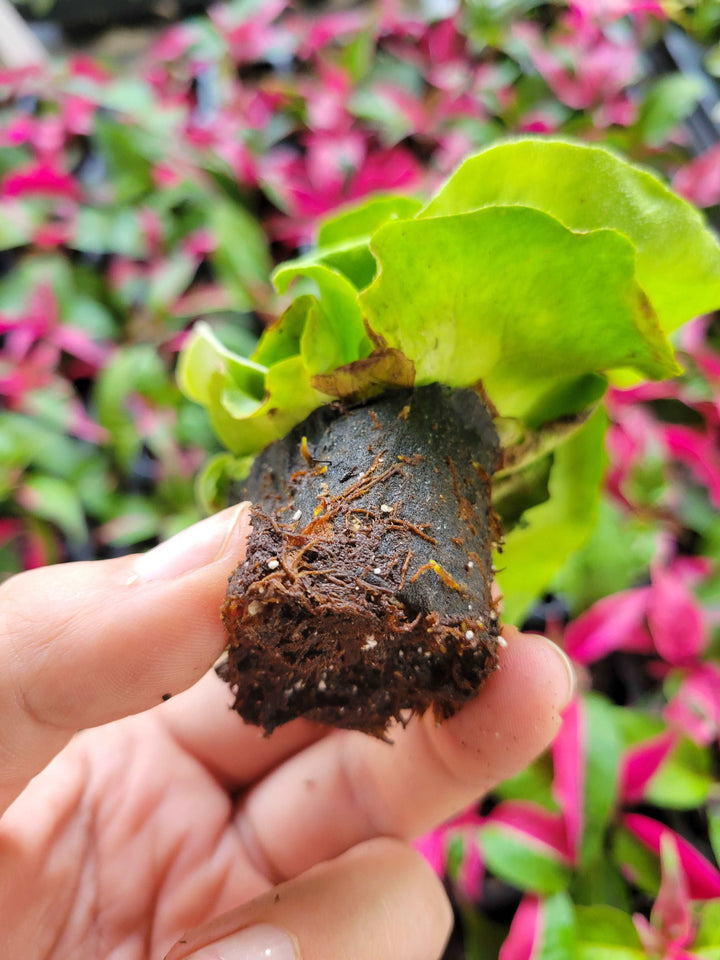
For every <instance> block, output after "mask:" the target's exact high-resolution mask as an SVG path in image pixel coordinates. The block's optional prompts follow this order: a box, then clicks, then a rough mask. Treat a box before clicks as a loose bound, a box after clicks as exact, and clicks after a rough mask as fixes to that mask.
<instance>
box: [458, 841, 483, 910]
mask: <svg viewBox="0 0 720 960" xmlns="http://www.w3.org/2000/svg"><path fill="white" fill-rule="evenodd" d="M484 879H485V866H484V864H483V862H482V858H481V856H480V846H479V844H478V842H477V838H476V837H475V836H474V833H473V834H470V832H468V831H466V833H465V836H464V845H463V859H462V863H461V864H460V870H459V871H458V878H457V884H458V892H459V893H460V896H461V897H462V898H463V900H465V901H467V902H468V903H477V902H478V901H479V900H480V898H481V896H482V886H483V880H484Z"/></svg>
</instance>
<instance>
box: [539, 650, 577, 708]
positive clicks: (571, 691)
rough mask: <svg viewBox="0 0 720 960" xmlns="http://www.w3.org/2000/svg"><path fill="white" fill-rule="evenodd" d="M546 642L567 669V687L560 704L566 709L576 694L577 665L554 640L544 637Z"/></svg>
mask: <svg viewBox="0 0 720 960" xmlns="http://www.w3.org/2000/svg"><path fill="white" fill-rule="evenodd" d="M542 639H543V640H544V641H545V643H546V644H547V645H548V646H549V647H551V648H552V651H553V653H554V654H556V656H557V657H558V659H559V660H561V661H562V665H563V668H564V670H565V677H566V680H567V687H566V690H565V693H564V697H563V699H562V703H561V705H560V709H561V710H564V709H565V707H566V706H567V705H568V704H569V703H570V701H571V700H572V698H573V697H574V696H575V690H576V689H577V675H576V673H575V667H574V666H573V665H572V661H571V660H570V657H569V656H568V655H567V654H566V653H565V651H564V650H563V649H562V648H561V647H559V646H558V645H557V644H556V643H553V642H552V640H548V638H547V637H542Z"/></svg>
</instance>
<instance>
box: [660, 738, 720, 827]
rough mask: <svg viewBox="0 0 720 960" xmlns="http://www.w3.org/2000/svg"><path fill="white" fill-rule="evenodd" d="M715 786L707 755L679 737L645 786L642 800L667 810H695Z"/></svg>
mask: <svg viewBox="0 0 720 960" xmlns="http://www.w3.org/2000/svg"><path fill="white" fill-rule="evenodd" d="M716 784H717V780H716V778H715V776H714V773H713V759H712V753H711V751H710V750H709V749H708V748H707V747H701V746H699V745H698V744H696V743H693V742H692V740H688V739H687V737H681V738H680V739H679V740H678V742H677V744H676V746H675V747H674V748H673V750H672V751H671V752H670V755H669V756H668V757H667V759H666V760H665V762H664V763H663V764H662V765H661V766H660V769H659V770H658V771H657V773H656V774H655V775H654V777H653V778H652V779H651V781H650V783H649V784H648V786H647V789H646V791H645V799H646V800H647V802H648V803H652V804H653V805H655V806H658V807H666V808H668V809H670V810H696V809H697V808H698V807H700V806H702V805H703V804H704V803H706V802H707V799H708V797H709V795H710V793H711V791H712V790H713V789H714V788H715V786H716Z"/></svg>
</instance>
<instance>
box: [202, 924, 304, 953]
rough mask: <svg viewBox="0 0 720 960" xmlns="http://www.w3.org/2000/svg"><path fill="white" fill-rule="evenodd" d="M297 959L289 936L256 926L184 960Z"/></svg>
mask: <svg viewBox="0 0 720 960" xmlns="http://www.w3.org/2000/svg"><path fill="white" fill-rule="evenodd" d="M299 956H300V955H299V953H298V951H297V950H296V949H295V944H294V942H293V939H292V938H291V937H290V935H289V934H287V933H285V931H284V930H281V929H280V928H279V927H273V926H270V924H269V923H259V924H257V925H256V926H254V927H246V928H245V930H239V931H238V932H237V933H233V934H232V935H231V936H229V937H223V939H222V940H217V941H216V942H215V943H210V944H208V945H207V946H206V947H202V949H200V950H197V951H196V952H195V953H191V954H190V955H189V956H188V957H187V960H299Z"/></svg>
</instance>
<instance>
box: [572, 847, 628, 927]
mask: <svg viewBox="0 0 720 960" xmlns="http://www.w3.org/2000/svg"><path fill="white" fill-rule="evenodd" d="M570 893H571V895H572V898H573V902H574V903H576V904H583V905H585V906H593V905H595V904H606V905H608V906H611V907H616V908H617V909H618V910H622V911H624V912H625V913H630V911H631V900H630V890H629V888H628V885H627V883H626V881H625V880H624V878H623V876H622V874H621V873H620V871H619V870H618V868H617V865H616V864H614V863H613V862H612V860H610V859H609V858H608V857H605V856H603V857H598V858H597V859H596V860H595V861H594V863H592V864H591V865H590V866H589V867H588V868H587V869H586V870H581V871H579V872H576V874H575V876H574V877H573V880H572V883H571V885H570Z"/></svg>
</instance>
